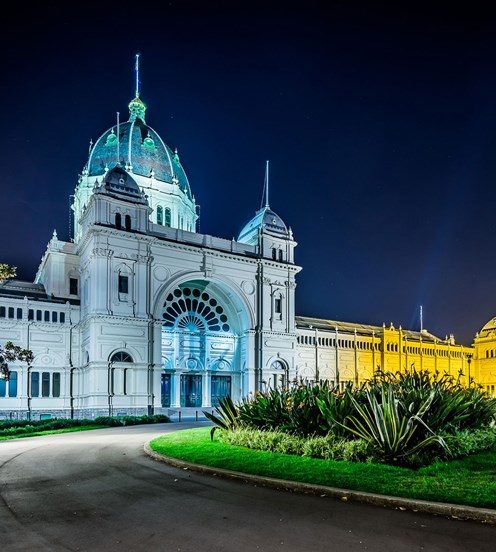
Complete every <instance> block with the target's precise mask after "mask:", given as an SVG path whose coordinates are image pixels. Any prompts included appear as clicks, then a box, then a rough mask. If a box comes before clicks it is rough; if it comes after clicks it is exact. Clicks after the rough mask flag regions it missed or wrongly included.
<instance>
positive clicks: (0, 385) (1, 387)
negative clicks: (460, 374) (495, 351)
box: [0, 379, 489, 397]
mask: <svg viewBox="0 0 496 552" xmlns="http://www.w3.org/2000/svg"><path fill="white" fill-rule="evenodd" d="M6 389H7V382H6V381H5V380H4V379H0V397H5V390H6ZM488 390H489V389H488Z"/></svg>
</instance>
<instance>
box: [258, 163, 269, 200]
mask: <svg viewBox="0 0 496 552" xmlns="http://www.w3.org/2000/svg"><path fill="white" fill-rule="evenodd" d="M265 163H266V164H265V179H264V187H263V192H262V201H261V202H260V209H268V208H269V162H268V161H266V162H265ZM264 198H265V205H264V204H263V201H264Z"/></svg>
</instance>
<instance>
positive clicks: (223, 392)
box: [211, 376, 231, 406]
mask: <svg viewBox="0 0 496 552" xmlns="http://www.w3.org/2000/svg"><path fill="white" fill-rule="evenodd" d="M211 391H212V406H217V405H218V404H219V399H224V398H225V397H227V395H229V396H230V395H231V376H212V387H211Z"/></svg>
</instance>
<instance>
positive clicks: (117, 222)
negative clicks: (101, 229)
mask: <svg viewBox="0 0 496 552" xmlns="http://www.w3.org/2000/svg"><path fill="white" fill-rule="evenodd" d="M115 227H116V228H117V230H120V229H121V228H122V217H121V214H120V213H115Z"/></svg>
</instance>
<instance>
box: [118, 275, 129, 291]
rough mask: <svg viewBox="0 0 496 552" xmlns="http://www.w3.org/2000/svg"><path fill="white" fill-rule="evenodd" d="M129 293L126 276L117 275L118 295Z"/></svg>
mask: <svg viewBox="0 0 496 552" xmlns="http://www.w3.org/2000/svg"><path fill="white" fill-rule="evenodd" d="M128 291H129V280H128V277H127V276H123V275H122V274H119V293H128Z"/></svg>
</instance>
